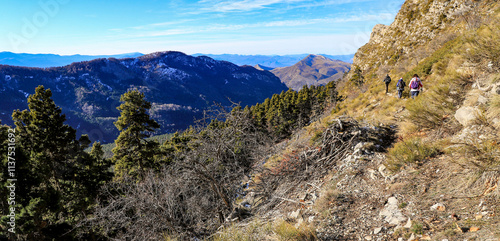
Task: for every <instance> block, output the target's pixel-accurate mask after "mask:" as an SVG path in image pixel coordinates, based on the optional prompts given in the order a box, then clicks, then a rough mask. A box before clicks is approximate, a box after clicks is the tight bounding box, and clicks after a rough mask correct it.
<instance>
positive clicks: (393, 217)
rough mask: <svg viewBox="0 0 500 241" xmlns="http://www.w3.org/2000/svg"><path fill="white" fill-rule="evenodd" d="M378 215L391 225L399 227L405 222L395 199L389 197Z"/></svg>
mask: <svg viewBox="0 0 500 241" xmlns="http://www.w3.org/2000/svg"><path fill="white" fill-rule="evenodd" d="M379 215H380V216H383V217H384V218H385V221H386V222H388V223H389V224H392V225H399V224H400V223H401V222H404V221H406V218H405V216H404V215H403V213H401V211H400V210H399V208H398V200H397V199H396V198H395V197H390V198H389V200H387V204H386V205H385V207H384V209H383V210H382V211H381V212H380V214H379Z"/></svg>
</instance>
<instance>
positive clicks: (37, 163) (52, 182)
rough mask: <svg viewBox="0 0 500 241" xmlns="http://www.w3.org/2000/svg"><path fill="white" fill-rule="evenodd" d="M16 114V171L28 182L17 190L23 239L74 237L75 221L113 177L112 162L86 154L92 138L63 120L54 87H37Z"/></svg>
mask: <svg viewBox="0 0 500 241" xmlns="http://www.w3.org/2000/svg"><path fill="white" fill-rule="evenodd" d="M12 117H13V120H14V123H15V125H16V128H15V132H16V137H17V139H16V173H17V179H18V181H19V183H23V185H21V186H19V189H18V191H19V192H18V193H16V200H17V201H18V204H19V209H20V210H19V219H18V220H17V221H18V222H17V223H16V224H17V225H18V231H19V233H20V234H19V235H20V236H18V237H23V238H26V239H28V240H32V239H60V238H63V239H70V233H71V232H72V231H74V229H73V227H72V225H74V224H75V223H76V222H78V220H80V219H81V218H83V217H84V216H85V215H86V214H88V213H89V210H90V206H91V205H92V203H93V202H94V198H95V197H96V195H97V189H98V188H99V186H98V184H99V183H103V182H106V181H107V180H109V178H108V179H106V178H105V176H106V175H105V173H106V171H107V169H108V168H109V165H106V164H103V165H98V167H99V168H92V167H94V166H95V164H96V162H95V159H94V158H92V157H91V156H90V155H89V154H87V153H86V152H84V149H85V148H86V147H88V146H89V143H90V140H89V139H88V137H87V136H82V137H81V138H80V140H76V130H75V129H73V128H71V127H70V126H68V125H66V124H64V122H65V121H66V117H65V115H64V114H62V111H61V108H60V107H58V106H57V105H56V104H55V103H54V101H53V100H52V92H51V91H50V89H47V90H46V89H45V88H44V87H43V86H39V87H37V88H36V90H35V94H33V95H30V96H29V98H28V110H23V111H19V110H16V111H14V113H13V115H12ZM89 171H90V172H89ZM97 179H98V180H97ZM23 235H24V236H23ZM63 235H65V236H64V237H63Z"/></svg>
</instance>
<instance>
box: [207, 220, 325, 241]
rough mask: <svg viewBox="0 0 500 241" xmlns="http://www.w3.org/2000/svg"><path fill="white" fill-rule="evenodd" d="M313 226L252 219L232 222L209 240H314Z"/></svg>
mask: <svg viewBox="0 0 500 241" xmlns="http://www.w3.org/2000/svg"><path fill="white" fill-rule="evenodd" d="M316 239H317V238H316V231H315V229H314V227H312V226H311V225H309V224H307V223H304V222H302V223H300V224H296V225H294V224H293V223H290V222H287V221H284V220H277V221H275V222H274V223H271V222H264V221H261V220H254V221H252V222H250V223H247V224H233V225H231V226H229V227H225V228H224V229H223V230H221V231H219V232H217V233H216V234H215V235H214V236H212V238H210V239H209V240H211V241H260V240H280V241H309V240H316Z"/></svg>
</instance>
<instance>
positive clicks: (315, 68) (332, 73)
mask: <svg viewBox="0 0 500 241" xmlns="http://www.w3.org/2000/svg"><path fill="white" fill-rule="evenodd" d="M349 68H350V64H348V63H345V62H342V61H340V60H332V59H329V58H326V57H324V56H321V55H313V54H311V55H308V56H307V57H305V58H304V59H302V60H301V61H299V62H298V63H296V64H294V65H292V66H289V67H281V68H276V69H273V70H271V72H272V73H273V74H275V75H276V76H278V77H279V78H280V79H281V82H283V83H285V84H286V85H287V86H288V87H289V88H292V89H293V90H300V89H301V88H302V86H304V85H308V86H310V85H325V84H327V83H328V82H330V81H335V80H337V79H340V78H342V76H343V75H344V73H345V72H348V71H349Z"/></svg>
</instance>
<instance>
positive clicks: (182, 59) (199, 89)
mask: <svg viewBox="0 0 500 241" xmlns="http://www.w3.org/2000/svg"><path fill="white" fill-rule="evenodd" d="M0 80H1V81H0V93H1V95H2V97H4V100H3V101H2V103H1V105H0V114H1V115H0V118H1V120H2V123H4V124H10V123H11V118H10V116H11V114H12V111H13V110H15V109H25V108H27V103H26V98H27V97H28V95H29V94H33V92H34V90H35V88H36V87H37V86H38V85H44V86H45V87H46V88H50V89H51V90H52V92H53V95H54V96H53V98H54V100H55V102H56V104H57V105H59V106H61V107H62V110H63V112H64V113H65V114H66V115H67V117H68V124H70V125H71V126H74V127H75V128H76V129H77V130H78V131H79V134H90V137H91V139H92V140H100V141H104V142H111V141H113V140H114V138H116V136H117V130H116V128H115V127H114V125H113V122H114V121H115V120H116V118H117V117H118V115H119V112H118V110H117V109H116V107H117V106H118V105H119V104H120V101H119V99H120V95H121V94H123V93H125V92H126V91H127V90H129V89H138V90H140V91H142V92H144V93H145V95H146V96H147V100H148V101H150V102H152V105H153V106H152V109H151V113H150V114H151V115H152V116H153V118H155V119H156V120H157V121H158V122H159V124H160V125H161V126H162V128H161V130H160V131H159V133H158V134H161V133H165V132H171V131H175V130H179V129H185V128H187V127H188V126H189V125H191V124H193V120H194V119H195V118H200V117H201V116H202V111H203V110H204V109H206V108H207V107H209V106H211V105H213V104H214V103H221V104H222V105H231V102H235V103H241V104H242V105H243V106H245V105H253V104H255V103H257V102H261V101H263V100H264V99H265V98H268V97H271V96H272V95H273V94H275V93H280V92H281V91H283V90H286V89H287V88H286V86H285V85H284V84H282V83H280V81H279V79H278V78H277V77H275V76H274V75H273V74H271V73H269V72H262V71H258V70H256V69H255V68H253V67H250V66H247V67H239V66H237V65H234V64H232V63H229V62H225V61H217V60H214V59H211V58H209V57H203V56H200V57H192V56H189V55H185V54H183V53H180V52H161V53H154V54H149V55H144V56H141V57H137V58H125V59H115V58H109V59H97V60H92V61H88V62H78V63H73V64H71V65H67V66H63V67H55V68H44V69H41V68H27V67H14V66H7V65H0Z"/></svg>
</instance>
